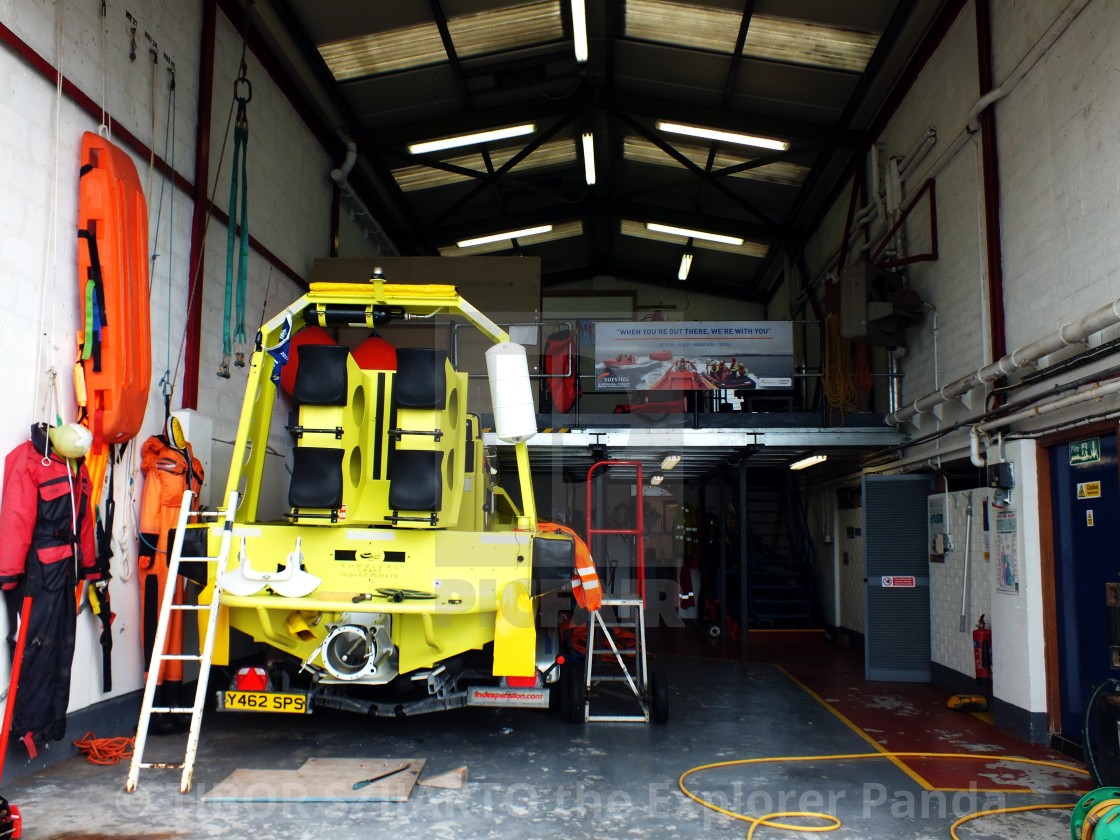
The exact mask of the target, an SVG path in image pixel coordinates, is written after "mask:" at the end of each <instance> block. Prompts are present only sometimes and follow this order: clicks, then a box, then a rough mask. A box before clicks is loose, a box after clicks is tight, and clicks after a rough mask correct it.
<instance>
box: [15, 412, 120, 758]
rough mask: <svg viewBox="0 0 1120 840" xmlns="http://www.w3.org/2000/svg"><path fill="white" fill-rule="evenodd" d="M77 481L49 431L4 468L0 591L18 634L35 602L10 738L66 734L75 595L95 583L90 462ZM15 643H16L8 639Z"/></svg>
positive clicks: (37, 434) (38, 431)
mask: <svg viewBox="0 0 1120 840" xmlns="http://www.w3.org/2000/svg"><path fill="white" fill-rule="evenodd" d="M77 464H78V470H77V475H74V474H73V473H72V472H71V470H70V467H69V466H68V465H67V463H66V459H65V458H62V457H60V456H58V455H56V454H54V453H53V452H51V451H50V448H49V445H48V442H47V427H46V426H45V425H43V424H39V425H36V426H32V427H31V440H29V441H26V442H24V443H22V444H20V445H19V446H18V447H16V448H15V449H13V450H12V451H11V452H10V453H9V454H8V457H7V458H6V459H5V460H4V491H3V493H4V495H3V503H2V505H0V586H3V588H4V590H6V591H5V599H6V601H7V606H8V615H9V617H10V619H11V620H10V621H9V626H10V627H11V628H12V630H14V629H15V621H14V616H15V615H16V614H18V612H19V608H20V604H21V602H22V600H23V597H24V594H25V593H26V594H29V595H30V596H31V598H32V602H31V612H30V615H29V618H28V626H27V640H28V643H27V647H26V649H25V650H24V654H23V666H22V672H21V675H20V686H19V691H18V693H17V695H16V707H15V709H14V717H13V718H12V732H13V733H15V735H16V737H19V738H23V737H25V733H30V734H31V735H32V736H33V738H34V739H35V740H36V741H57V740H60V739H61V738H63V737H64V735H65V734H66V706H67V704H68V703H69V701H70V669H71V666H72V665H73V661H74V633H75V630H76V627H77V624H76V618H75V611H74V587H75V586H76V585H77V582H78V580H79V579H86V580H97V579H98V578H100V576H101V575H100V573H99V572H98V571H97V551H96V548H95V545H94V522H93V511H92V509H91V508H90V493H91V491H92V489H93V488H92V484H91V482H90V478H89V472H88V470H87V469H86V465H85V461H84V460H83V459H78V461H77ZM8 641H9V643H14V641H15V639H14V635H13V637H11V638H9V640H8Z"/></svg>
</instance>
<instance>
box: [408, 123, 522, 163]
mask: <svg viewBox="0 0 1120 840" xmlns="http://www.w3.org/2000/svg"><path fill="white" fill-rule="evenodd" d="M536 130H537V127H536V126H535V125H533V124H532V123H525V124H524V125H511V126H508V127H506V128H495V129H492V130H490V131H479V132H477V133H475V134H460V135H458V136H456V137H442V138H440V139H438V140H428V141H426V142H424V143H414V144H413V145H411V146H409V147H408V153H409V154H410V155H423V154H426V153H428V152H442V151H443V150H444V149H457V148H459V147H460V146H472V145H474V144H476V143H489V142H491V141H492V140H508V139H509V138H511V137H523V136H525V135H526V134H532V133H533V132H534V131H536Z"/></svg>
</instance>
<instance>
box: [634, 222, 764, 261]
mask: <svg viewBox="0 0 1120 840" xmlns="http://www.w3.org/2000/svg"><path fill="white" fill-rule="evenodd" d="M659 227H660V228H661V229H663V230H666V231H668V232H662V231H661V230H651V229H650V228H649V227H648V226H647V225H646V223H645V222H638V221H635V220H633V219H622V220H620V222H619V226H618V228H619V233H621V234H622V235H623V236H635V237H637V238H639V239H652V240H653V241H654V242H668V243H670V244H673V245H684V246H686V247H689V248H703V249H704V250H705V251H720V252H721V253H724V254H738V255H739V256H741V257H755V258H758V259H761V258H762V257H765V256H766V255H767V253H769V251H770V246H769V245H768V244H766V243H765V242H752V241H751V240H749V239H748V240H746V241H744V242H742V243H741V244H734V243H726V242H711V241H708V240H706V239H696V238H692V237H691V235H692V234H693V233H695V231H687V230H683V229H682V228H674V227H667V226H666V225H659ZM690 238H692V244H691V245H689V239H690Z"/></svg>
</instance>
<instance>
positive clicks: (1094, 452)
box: [993, 435, 1120, 741]
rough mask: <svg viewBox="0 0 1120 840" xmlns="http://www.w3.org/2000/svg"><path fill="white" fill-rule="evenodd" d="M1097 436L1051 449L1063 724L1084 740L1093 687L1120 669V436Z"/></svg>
mask: <svg viewBox="0 0 1120 840" xmlns="http://www.w3.org/2000/svg"><path fill="white" fill-rule="evenodd" d="M1093 440H1094V441H1099V443H1096V444H1094V443H1093V441H1075V442H1073V443H1069V444H1062V445H1060V446H1055V447H1053V448H1052V449H1050V492H1051V499H1052V508H1053V512H1054V587H1055V600H1056V602H1057V623H1058V682H1059V688H1060V692H1061V703H1062V716H1061V726H1062V733H1063V734H1064V735H1066V736H1067V737H1069V738H1072V739H1074V740H1077V741H1080V740H1081V725H1082V720H1083V715H1084V713H1085V704H1086V703H1087V702H1088V700H1089V695H1090V693H1092V690H1093V687H1094V686H1096V685H1097V684H1099V683H1100V682H1101V681H1102V680H1105V679H1107V678H1109V677H1113V676H1117V674H1116V673H1115V672H1114V671H1112V669H1111V668H1110V665H1109V652H1108V610H1107V609H1106V607H1105V583H1106V582H1108V581H1116V580H1120V544H1118V543H1117V541H1116V522H1117V521H1118V517H1120V504H1118V502H1117V499H1118V498H1120V479H1118V477H1117V462H1116V438H1115V437H1114V436H1112V435H1102V436H1101V437H1100V438H1099V439H1096V438H1094V439H1093ZM1071 450H1072V451H1071ZM1071 462H1072V463H1071ZM993 632H994V633H998V632H999V629H998V628H996V629H994V630H993Z"/></svg>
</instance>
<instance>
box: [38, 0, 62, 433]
mask: <svg viewBox="0 0 1120 840" xmlns="http://www.w3.org/2000/svg"><path fill="white" fill-rule="evenodd" d="M62 47H63V15H62V4H61V3H59V4H58V6H57V7H56V10H55V54H56V60H57V62H58V68H57V73H56V75H55V94H54V118H53V122H52V125H51V128H52V134H53V135H54V139H53V146H52V150H51V181H50V184H51V186H50V194H49V196H48V197H47V237H46V243H45V246H44V254H43V281H42V283H41V284H40V286H39V288H40V289H41V290H42V292H41V296H40V300H39V341H38V348H37V354H38V358H37V360H36V363H35V376H36V380H35V395H34V402H33V403H32V411H33V412H34V413H35V417H36V419H42V420H44V421H46V422H47V423H50V422H52V420H54V418H53V417H52V416H51V401H52V399H53V401H54V409H55V416H58V414H60V412H61V405H60V404H59V402H58V399H57V382H58V369H57V367H56V366H55V365H54V364H53V363H51V364H50V365H49V366H47V368H46V370H44V365H45V364H46V354H47V346H48V345H49V344H50V343H51V342H52V341H53V339H54V335H55V329H56V328H57V326H58V304H57V301H58V294H57V293H56V289H57V285H58V254H57V251H56V249H57V248H58V236H57V227H58V178H59V125H60V119H61V112H62V78H63V76H62V60H63V54H64V53H63V48H62ZM48 289H50V291H49V292H48V291H47V290H48ZM48 300H49V301H50V302H51V326H50V330H49V331H48V330H47V329H46V323H47V301H48ZM44 383H46V385H47V394H46V396H45V397H43V396H42V386H43V384H44ZM41 398H42V401H40V400H41Z"/></svg>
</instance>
